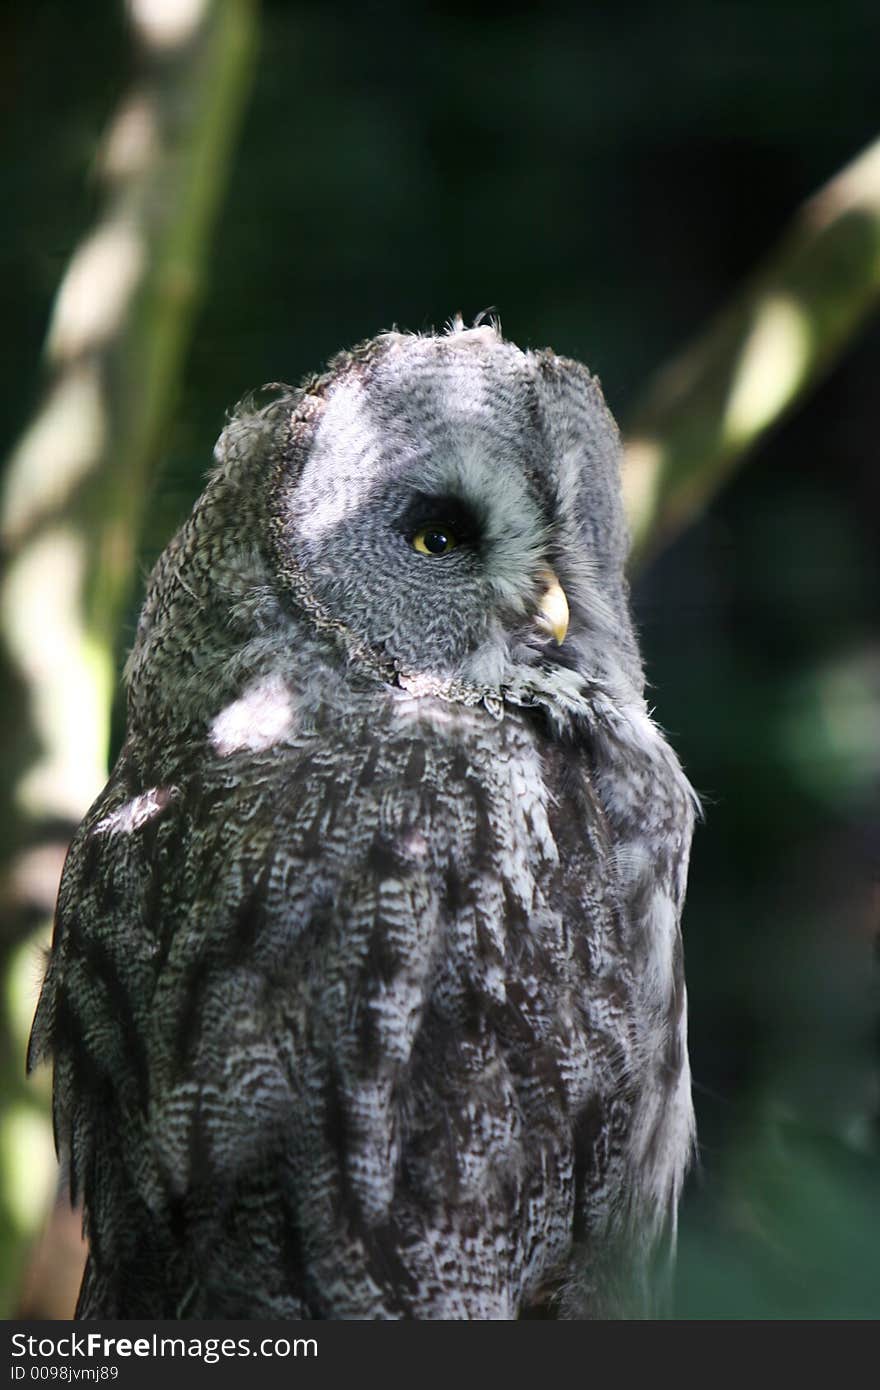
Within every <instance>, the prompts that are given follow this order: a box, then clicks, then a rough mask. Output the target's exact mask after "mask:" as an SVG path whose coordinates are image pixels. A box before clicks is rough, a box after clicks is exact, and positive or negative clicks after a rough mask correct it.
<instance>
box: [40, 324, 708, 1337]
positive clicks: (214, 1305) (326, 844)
mask: <svg viewBox="0 0 880 1390" xmlns="http://www.w3.org/2000/svg"><path fill="white" fill-rule="evenodd" d="M619 453H620V448H619V441H618V436H617V431H616V429H615V426H614V422H613V420H612V418H611V416H610V414H609V412H608V410H607V408H606V406H605V404H604V402H603V399H602V395H601V391H600V389H599V386H598V384H597V383H596V382H595V381H594V380H593V378H591V376H590V375H589V373H588V372H587V371H586V369H585V368H583V367H581V366H580V365H578V364H577V363H575V362H571V361H567V360H565V359H562V358H558V357H556V356H555V355H554V354H553V353H552V352H549V351H548V352H521V351H520V350H519V349H518V348H516V347H515V346H514V345H512V344H510V343H506V342H504V341H503V340H502V339H501V337H500V336H499V334H498V333H497V332H496V330H495V329H494V328H490V327H488V326H482V327H477V328H474V329H470V330H462V329H461V328H460V326H456V328H455V329H454V330H452V331H450V332H449V333H447V334H445V335H440V336H424V337H413V336H408V335H403V334H398V333H387V334H383V335H381V336H380V337H378V338H376V339H374V340H372V341H370V342H368V343H365V344H363V345H362V346H361V347H359V348H357V349H355V350H354V351H352V352H351V353H344V354H341V355H340V356H339V357H337V358H335V359H334V360H333V361H332V362H331V364H330V366H329V368H328V370H327V372H326V373H325V375H323V376H321V377H318V378H314V379H311V380H309V381H308V382H306V384H305V385H304V386H303V387H301V388H300V389H298V390H283V391H279V392H277V393H276V395H275V397H274V398H273V399H272V401H271V403H270V404H268V405H264V406H263V407H262V408H259V409H258V408H256V407H253V408H250V409H247V410H244V411H242V412H240V413H239V414H238V415H237V416H236V417H235V418H233V419H232V421H231V423H230V424H229V425H228V427H227V429H226V431H225V433H224V434H223V436H222V438H221V440H220V443H219V445H218V448H217V453H216V463H217V466H216V469H215V471H214V473H213V474H212V476H211V477H210V479H209V482H208V484H207V487H206V489H205V491H204V493H203V495H202V496H201V498H200V499H199V501H198V502H197V503H196V506H195V508H194V510H193V512H192V515H191V516H190V518H189V520H188V521H187V522H186V524H185V525H184V527H183V529H182V530H181V531H180V533H179V534H178V536H177V537H176V538H175V539H174V540H173V541H172V542H171V544H170V545H169V547H168V549H167V550H166V551H165V553H164V554H163V556H162V557H161V559H160V561H159V563H158V565H157V567H156V569H155V571H154V573H153V576H152V579H151V581H150V585H149V590H148V594H147V599H146V604H145V606H144V610H143V613H142V615H141V619H140V623H139V626H138V632H137V639H136V642H135V646H134V650H133V652H132V654H131V657H130V660H129V664H128V669H127V679H128V726H127V734H126V739H125V743H124V746H123V748H122V751H121V753H120V756H119V760H118V762H117V764H116V767H115V769H114V771H113V774H112V776H111V778H110V781H109V782H108V784H107V787H106V788H105V790H104V792H103V793H102V794H101V796H100V798H99V799H98V801H97V802H96V804H95V806H94V807H93V808H92V810H91V811H90V812H89V814H88V816H87V817H86V819H85V821H84V822H83V824H82V826H81V827H80V829H79V831H78V833H77V835H76V838H75V840H74V842H73V845H72V847H71V850H70V854H69V857H68V860H67V865H66V868H65V872H64V877H63V881H62V885H61V891H60V896H59V901H58V911H57V922H56V931H55V940H54V945H53V950H52V955H51V960H50V964H49V969H48V972H47V976H46V980H45V984H44V987H43V993H42V997H41V1000H40V1004H39V1009H38V1013H37V1017H36V1021H35V1024H34V1031H33V1037H32V1042H31V1061H32V1062H33V1061H36V1060H39V1059H40V1058H43V1057H51V1058H53V1059H54V1067H55V1089H54V1109H55V1126H56V1136H57V1142H58V1144H59V1148H60V1150H61V1152H62V1155H63V1157H64V1158H65V1161H66V1163H67V1166H68V1171H69V1175H70V1187H71V1192H72V1194H73V1197H74V1199H77V1198H79V1197H82V1199H83V1201H84V1207H85V1222H86V1230H87V1234H88V1238H89V1244H90V1252H91V1253H90V1257H89V1263H88V1267H87V1271H86V1275H85V1279H84V1283H83V1288H82V1292H81V1295H80V1304H79V1310H78V1312H79V1315H80V1316H81V1317H99V1318H118V1317H126V1318H132V1317H149V1318H160V1317H172V1318H183V1317H200V1318H204V1317H223V1318H282V1317H283V1318H475V1319H488V1318H516V1317H521V1316H536V1315H537V1316H551V1317H552V1316H557V1317H565V1318H581V1317H613V1316H624V1317H626V1316H638V1315H640V1314H644V1313H646V1312H649V1311H650V1310H651V1308H652V1307H653V1304H652V1297H653V1290H652V1286H651V1282H652V1281H651V1269H652V1268H653V1266H654V1265H655V1263H656V1259H655V1257H656V1255H657V1253H658V1251H661V1250H662V1249H664V1248H665V1247H667V1246H668V1245H669V1243H670V1242H671V1239H672V1236H673V1232H674V1224H675V1211H676V1204H677V1200H678V1194H679V1189H680V1185H681V1181H682V1177H683V1173H684V1171H685V1168H686V1166H687V1161H688V1156H689V1152H690V1148H691V1144H692V1134H693V1125H692V1108H691V1100H690V1080H689V1070H688V1061H687V1051H686V1038H685V1026H686V1025H685V990H684V981H683V973H682V950H681V935H680V930H679V919H680V914H681V908H682V900H683V896H684V888H685V876H686V868H687V859H688V852H689V847H690V839H691V831H692V826H693V819H694V806H695V802H694V796H693V793H692V791H691V789H690V787H689V785H688V783H687V781H686V779H685V777H684V775H683V773H682V771H681V769H680V767H679V765H678V763H677V761H676V758H675V755H674V754H673V753H672V751H671V749H670V748H669V746H668V745H667V743H666V742H665V740H664V739H663V737H662V736H661V734H660V733H659V732H658V730H657V729H656V728H655V726H654V725H653V724H652V723H651V720H650V718H649V716H648V713H647V710H646V707H645V701H644V695H643V677H642V670H641V663H640V659H639V653H638V648H637V645H636V640H635V637H634V633H633V628H632V625H631V621H630V616H629V611H628V601H627V590H626V584H625V580H624V575H623V565H624V559H625V553H626V534H625V527H624V523H623V517H622V512H621V501H620V482H619Z"/></svg>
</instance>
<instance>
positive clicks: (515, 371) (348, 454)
mask: <svg viewBox="0 0 880 1390" xmlns="http://www.w3.org/2000/svg"><path fill="white" fill-rule="evenodd" d="M216 458H217V464H218V467H217V470H216V472H215V473H214V475H213V477H212V478H211V480H210V482H209V485H208V487H207V489H206V491H205V493H204V494H203V496H202V497H201V498H200V499H199V501H198V503H197V504H196V507H195V509H194V512H193V514H192V516H191V518H190V520H189V521H188V523H187V524H186V526H185V527H184V528H183V530H182V531H181V532H180V534H179V535H178V536H177V538H176V539H175V541H174V542H172V545H171V546H170V547H169V549H168V550H167V551H166V552H165V555H164V556H163V557H162V559H161V560H160V562H159V565H158V566H157V568H156V571H155V572H154V575H153V577H152V580H151V583H150V588H149V591H148V596H147V602H146V605H145V609H144V613H143V616H142V619H141V623H140V626H139V630H138V638H137V642H136V646H135V649H134V652H133V653H132V658H131V661H130V663H129V679H130V717H132V718H134V719H135V720H137V719H138V718H139V717H140V718H143V717H145V715H147V714H148V713H149V712H150V710H151V709H152V710H153V715H154V717H157V706H158V705H161V706H162V707H163V714H162V716H161V718H162V719H163V721H164V723H165V724H167V722H168V720H169V719H171V720H172V722H176V723H177V724H178V725H180V724H181V722H184V723H185V722H187V721H189V723H190V724H191V723H192V722H193V721H195V722H198V721H199V720H204V719H206V718H210V717H211V715H212V712H213V711H214V710H215V708H216V707H217V706H218V704H219V703H220V702H222V701H224V700H228V699H229V698H231V697H233V696H234V695H235V694H236V692H237V691H240V690H242V689H244V687H245V686H246V685H247V683H248V682H249V681H250V682H253V681H254V680H255V679H256V678H258V677H261V678H265V677H266V676H267V675H269V674H272V673H275V674H276V675H281V676H282V677H283V678H284V679H285V680H288V681H292V682H294V683H296V682H297V681H299V682H300V683H302V682H303V681H306V680H311V681H317V682H318V683H319V684H320V683H321V682H325V683H326V682H330V683H331V684H334V683H339V682H340V681H341V682H342V683H343V684H346V683H348V684H349V685H358V684H360V685H363V683H364V682H366V683H367V684H369V683H370V682H371V681H372V682H374V683H375V681H376V680H378V681H379V682H380V683H385V684H392V685H393V684H394V683H395V681H396V680H399V679H404V680H406V679H413V678H415V679H416V680H418V679H419V678H422V679H424V680H426V681H427V682H429V683H430V684H431V685H432V688H443V687H450V686H454V687H455V688H456V689H465V690H467V689H476V690H482V691H486V690H493V689H497V690H498V691H503V689H504V688H505V687H506V686H508V685H510V684H513V683H516V684H518V685H520V686H522V685H523V684H526V685H527V684H528V681H529V680H530V679H537V673H539V672H540V673H541V679H542V680H543V681H544V683H545V684H546V681H547V679H548V675H549V677H550V678H551V679H552V677H553V674H554V672H557V673H559V678H560V679H563V678H565V679H568V680H570V679H571V678H572V675H573V674H574V675H580V676H583V677H587V678H590V679H594V680H600V681H602V682H603V683H604V684H606V685H609V684H610V685H611V686H612V687H619V686H620V685H621V684H623V685H625V686H626V687H627V688H628V689H629V690H630V691H631V692H632V693H636V692H637V691H639V690H640V689H641V681H642V678H641V669H640V664H639V657H638V652H637V648H636V643H635V639H634V636H633V632H632V627H631V623H630V618H629V612H628V604H627V591H626V583H625V579H624V562H625V557H626V549H627V536H626V529H625V525H624V520H623V512H622V505H621V496H620V476H619V467H620V443H619V437H618V432H617V429H616V426H615V424H614V421H613V419H612V417H611V415H610V413H609V411H608V409H607V407H606V405H605V403H604V400H603V397H602V393H601V390H600V388H599V385H598V383H597V382H596V381H595V379H594V378H592V377H591V376H590V374H589V372H588V371H587V370H586V368H584V367H583V366H581V365H580V364H578V363H576V362H572V361H569V360H566V359H564V358H559V357H556V356H555V355H554V354H553V353H552V352H550V351H540V352H532V351H526V352H523V351H521V350H520V349H519V348H517V347H516V346H515V345H514V344H512V343H508V342H505V341H504V340H503V339H502V338H501V336H500V333H499V332H498V330H497V329H496V328H495V327H493V326H490V325H488V324H484V325H481V326H478V327H475V328H471V329H464V328H462V326H461V325H460V323H457V324H455V325H454V326H453V327H452V329H451V330H450V331H449V332H447V333H445V334H442V335H429V336H415V335H409V334H402V333H397V332H392V333H384V334H381V335H380V336H379V337H377V338H374V339H372V340H370V341H368V342H366V343H364V344H362V345H361V346H360V347H358V348H356V349H354V350H353V351H351V352H346V353H342V354H340V355H339V356H338V357H336V358H335V359H334V360H333V361H332V362H331V363H330V365H329V367H328V370H327V371H326V372H325V373H324V374H323V375H322V376H320V377H316V378H313V379H311V380H309V381H308V382H306V383H305V385H304V386H303V387H301V388H300V389H299V390H297V391H291V390H289V389H282V390H281V391H280V393H279V394H278V395H277V396H276V397H275V399H274V400H273V401H272V402H271V403H270V405H268V406H265V407H263V408H262V409H259V410H257V409H245V410H242V411H240V412H239V413H238V414H237V415H236V416H235V417H233V419H232V420H231V421H230V423H229V425H228V427H227V429H226V430H225V432H224V434H223V436H222V437H221V439H220V442H219V444H218V447H217V453H216Z"/></svg>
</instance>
